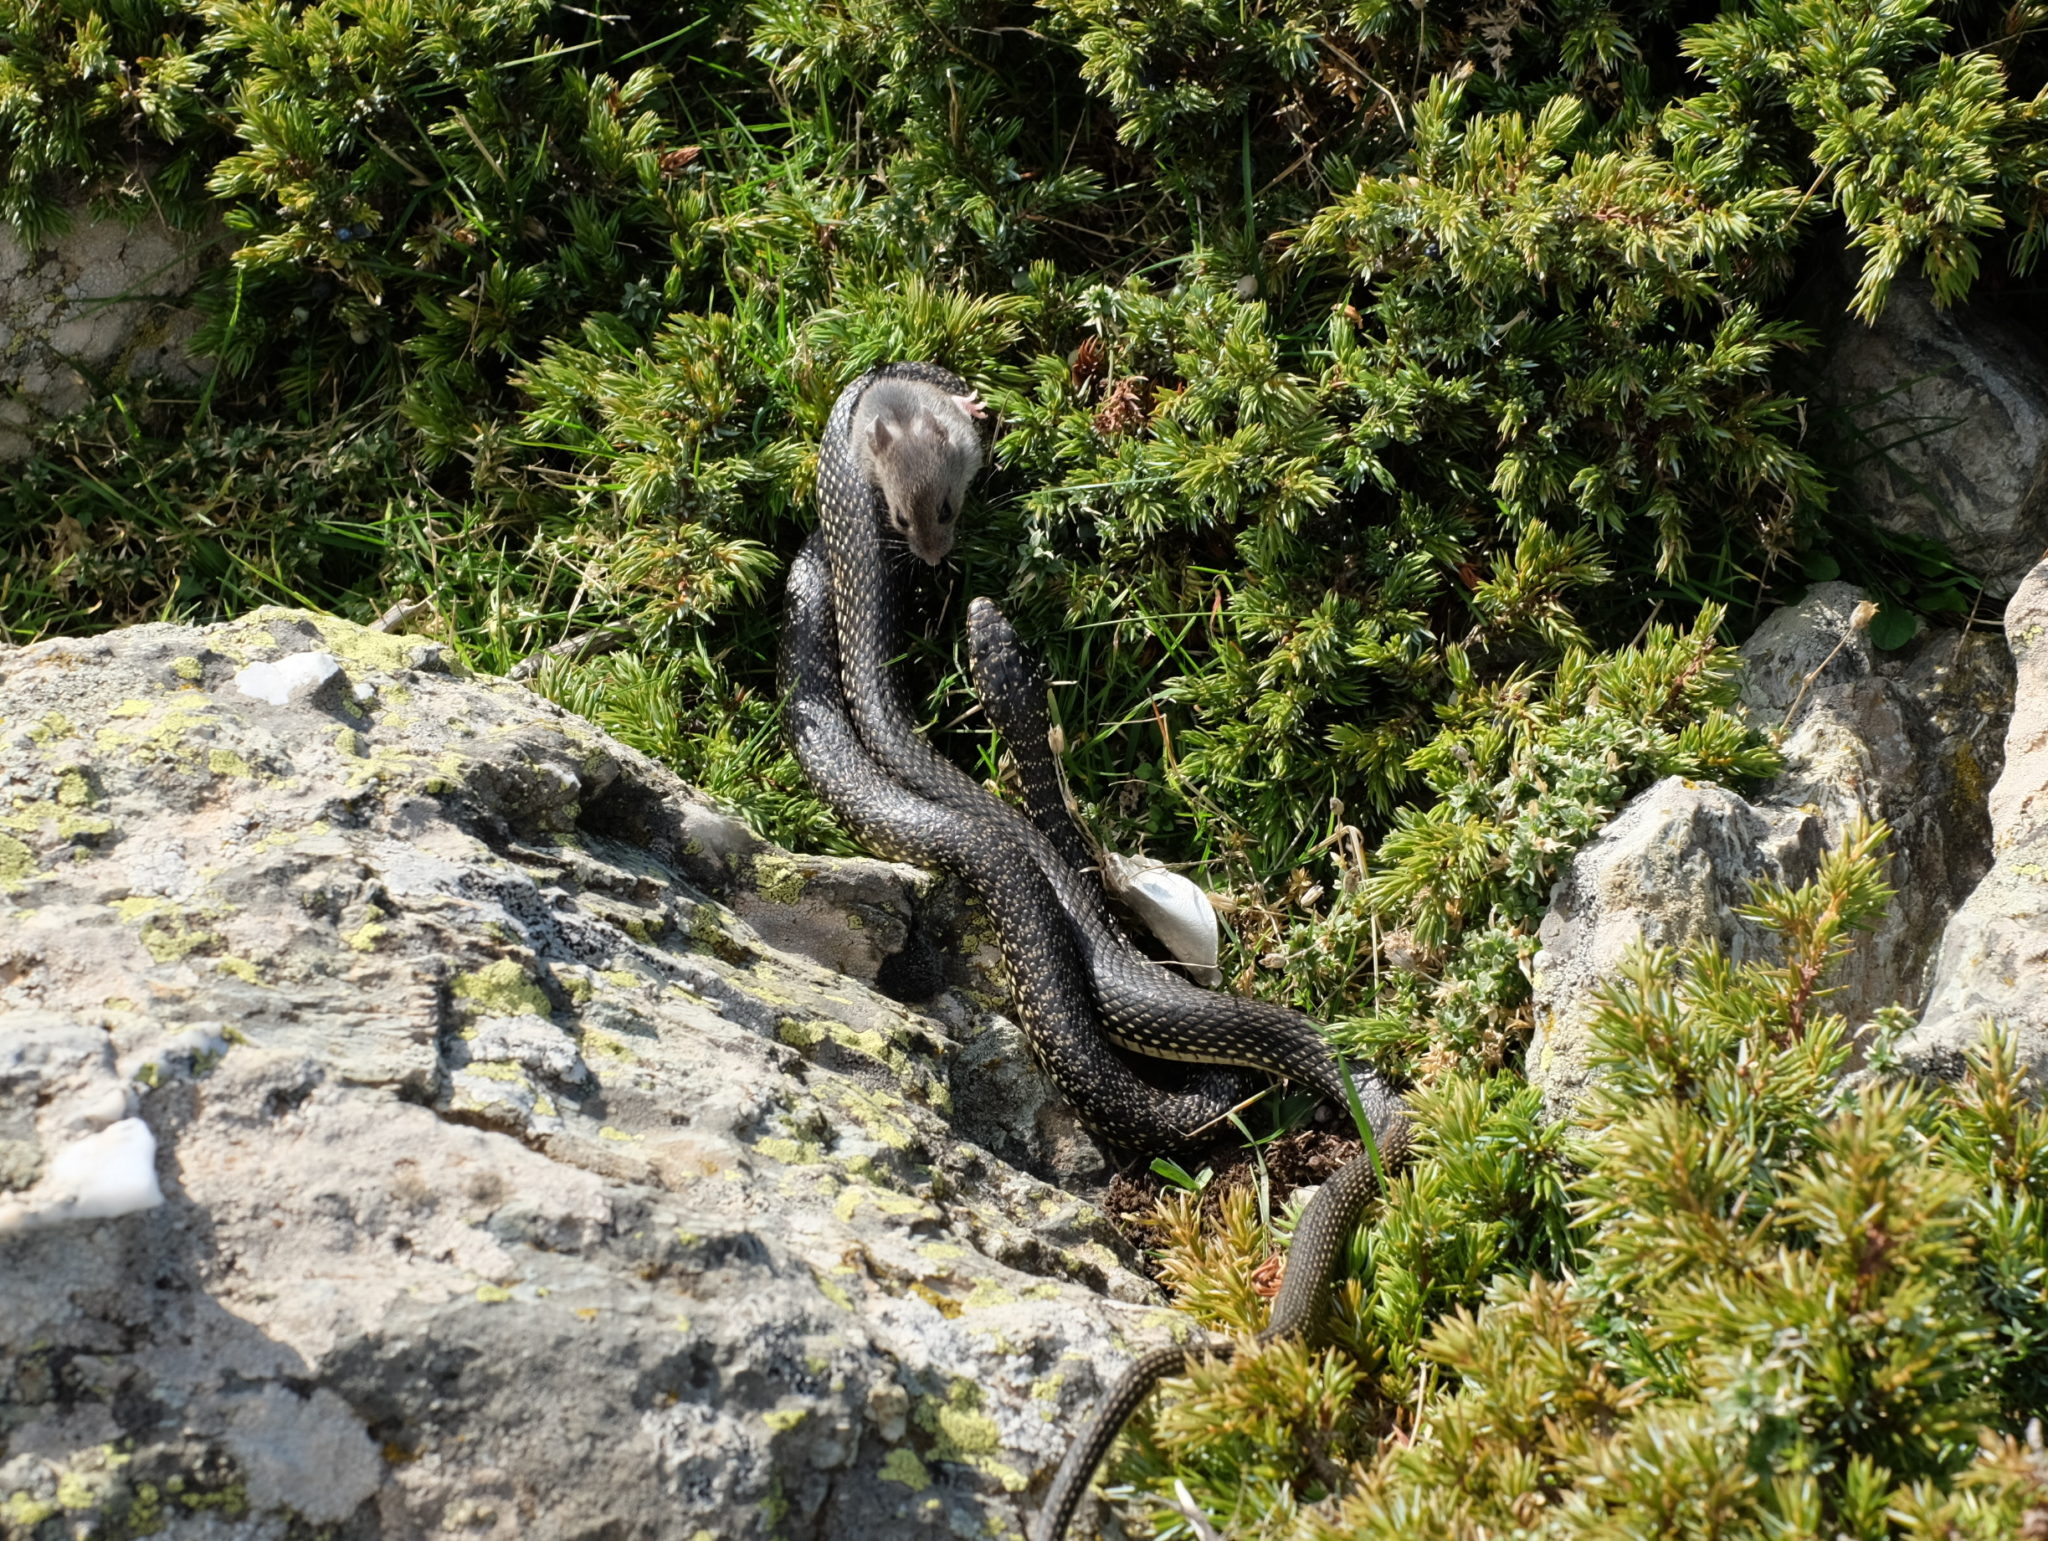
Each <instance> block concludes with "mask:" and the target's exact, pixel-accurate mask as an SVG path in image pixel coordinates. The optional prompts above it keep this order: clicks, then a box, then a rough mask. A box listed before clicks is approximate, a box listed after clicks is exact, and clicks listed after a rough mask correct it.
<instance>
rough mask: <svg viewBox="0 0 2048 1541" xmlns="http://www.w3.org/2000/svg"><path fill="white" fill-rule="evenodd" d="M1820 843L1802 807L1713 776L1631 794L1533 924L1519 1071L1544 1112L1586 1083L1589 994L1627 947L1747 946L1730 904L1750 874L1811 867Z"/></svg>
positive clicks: (1747, 929)
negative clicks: (1530, 1024)
mask: <svg viewBox="0 0 2048 1541" xmlns="http://www.w3.org/2000/svg"><path fill="white" fill-rule="evenodd" d="M1821 850H1822V845H1821V827H1820V821H1819V820H1818V819H1817V818H1815V817H1814V816H1813V815H1812V814H1810V813H1805V812H1801V811H1796V810H1791V809H1781V808H1772V809H1760V808H1756V807H1752V806H1751V805H1750V804H1749V803H1747V802H1745V801H1743V799H1741V798H1740V797H1738V796H1736V795H1735V794H1734V793H1733V792H1730V791H1728V790H1727V789H1726V788H1724V787H1716V786H1705V785H1696V784H1694V783H1691V782H1687V781H1684V780H1682V779H1680V778H1679V777H1676V776H1671V777H1667V778H1666V779H1665V780H1663V781H1660V782H1658V783H1657V784H1656V785H1655V786H1653V787H1651V788H1650V789H1649V790H1648V791H1647V792H1644V793H1642V794H1641V795H1640V796H1638V797H1636V798H1634V799H1633V800H1631V801H1630V803H1629V804H1628V806H1627V807H1625V808H1624V809H1622V811H1621V812H1620V813H1619V814H1617V815H1616V816H1615V817H1614V819H1613V820H1612V821H1611V822H1610V823H1609V824H1608V825H1607V827H1606V828H1605V829H1603V830H1601V831H1600V833H1599V834H1598V835H1597V836H1595V837H1594V838H1593V839H1592V840H1591V841H1590V842H1589V843H1588V844H1586V845H1585V846H1584V847H1582V848H1581V849H1580V851H1579V853H1578V855H1577V856H1576V857H1574V858H1573V860H1572V864H1571V866H1570V868H1569V869H1568V870H1567V871H1566V873H1565V875H1564V876H1563V877H1562V878H1560V879H1559V880H1558V883H1557V886H1556V888H1555V889H1553V890H1552V892H1551V896H1550V908H1549V910H1548V911H1547V912H1546V913H1545V915H1544V917H1543V921H1542V924H1541V926H1540V928H1539V929H1538V932H1537V939H1538V941H1539V942H1540V943H1541V950H1540V951H1539V952H1538V953H1537V954H1536V958H1535V962H1534V966H1533V969H1532V973H1533V975H1534V982H1535V991H1534V1003H1533V1013H1534V1016H1535V1023H1536V1027H1535V1034H1534V1036H1533V1037H1532V1038H1531V1039H1530V1043H1529V1057H1528V1075H1529V1080H1530V1081H1531V1082H1532V1083H1533V1084H1535V1085H1537V1086H1540V1087H1541V1088H1542V1089H1543V1100H1544V1108H1545V1111H1546V1112H1548V1113H1549V1114H1551V1115H1552V1116H1554V1117H1561V1116H1563V1115H1564V1114H1565V1113H1567V1112H1569V1111H1570V1109H1571V1107H1572V1106H1573V1104H1574V1103H1576V1102H1577V1100H1578V1099H1579V1097H1580V1096H1581V1095H1583V1093H1584V1092H1585V1089H1586V1087H1587V1086H1588V1085H1589V1084H1590V1083H1591V1081H1592V1078H1593V1066H1592V1050H1593V1045H1592V1034H1591V1030H1590V1029H1591V1023H1592V1019H1593V1015H1594V1011H1595V1004H1596V1001H1597V999H1598V995H1599V991H1600V988H1601V986H1603V985H1604V984H1607V983H1608V982H1610V981H1611V980H1613V979H1614V978H1615V976H1616V973H1617V969H1618V966H1619V964H1620V963H1621V961H1622V960H1623V959H1624V958H1626V957H1627V956H1628V954H1629V952H1630V951H1631V950H1633V949H1634V948H1636V947H1638V946H1652V947H1686V946H1689V945H1692V944H1693V943H1696V942H1707V941H1717V942H1719V943H1721V944H1722V945H1723V946H1724V947H1726V948H1728V949H1729V950H1730V951H1731V952H1733V953H1734V954H1735V955H1736V956H1738V957H1742V956H1750V955H1753V954H1754V953H1755V950H1756V948H1757V946H1758V945H1759V943H1760V938H1759V937H1758V935H1757V932H1756V928H1755V927H1754V926H1753V925H1752V924H1751V923H1750V922H1748V921H1745V920H1742V919H1741V918H1740V917H1738V916H1737V915H1736V914H1735V913H1734V911H1735V908H1736V906H1738V905H1741V904H1744V903H1747V902H1748V899H1749V890H1750V885H1751V884H1752V883H1754V882H1755V881H1757V880H1758V879H1759V878H1776V879H1778V880H1779V881H1782V882H1801V881H1804V880H1805V879H1806V878H1808V877H1811V876H1812V875H1813V869H1814V865H1815V863H1816V862H1817V861H1818V860H1819V857H1820V853H1821Z"/></svg>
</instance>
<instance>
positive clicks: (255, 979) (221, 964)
mask: <svg viewBox="0 0 2048 1541" xmlns="http://www.w3.org/2000/svg"><path fill="white" fill-rule="evenodd" d="M213 966H214V967H215V968H217V969H219V970H220V971H221V972H222V973H223V974H233V975H234V976H235V978H237V979H239V980H241V981H242V982H243V983H244V984H252V985H255V984H261V983H262V982H263V976H262V974H260V973H259V972H258V971H257V968H256V965H255V964H253V963H251V962H250V961H249V960H248V959H247V958H238V957H236V956H235V955H234V954H233V953H228V954H226V955H225V956H223V957H219V958H215V959H214V960H213Z"/></svg>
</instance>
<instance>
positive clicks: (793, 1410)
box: [761, 1407, 811, 1434]
mask: <svg viewBox="0 0 2048 1541" xmlns="http://www.w3.org/2000/svg"><path fill="white" fill-rule="evenodd" d="M810 1415H811V1410H810V1409H809V1408H808V1407H777V1408H773V1409H771V1410H770V1411H768V1412H765V1413H763V1414H761V1421H762V1422H763V1423H765V1424H767V1425H768V1427H769V1428H771V1429H773V1430H774V1431H775V1432H776V1433H778V1434H781V1433H784V1432H786V1431H787V1430H790V1429H793V1428H795V1427H796V1426H797V1425H798V1424H800V1423H802V1422H803V1421H804V1419H806V1418H808V1417H810Z"/></svg>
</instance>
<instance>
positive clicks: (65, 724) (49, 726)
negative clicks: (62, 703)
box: [28, 712, 78, 744]
mask: <svg viewBox="0 0 2048 1541" xmlns="http://www.w3.org/2000/svg"><path fill="white" fill-rule="evenodd" d="M28 737H29V742H30V743H32V744H51V743H55V742H56V741H57V740H58V739H60V738H76V737H78V728H77V725H76V724H74V723H73V722H72V720H71V719H70V718H69V717H66V716H65V715H64V714H63V713H62V712H45V713H43V715H42V718H41V720H40V721H38V722H37V723H36V725H35V726H34V727H32V728H30V729H29V730H28Z"/></svg>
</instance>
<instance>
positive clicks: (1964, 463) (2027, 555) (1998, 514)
mask: <svg viewBox="0 0 2048 1541" xmlns="http://www.w3.org/2000/svg"><path fill="white" fill-rule="evenodd" d="M1819 394H1820V398H1821V400H1822V402H1823V403H1824V404H1825V405H1826V406H1827V407H1829V408H1830V409H1831V414H1830V415H1831V417H1832V418H1833V419H1834V424H1835V426H1834V437H1836V438H1837V439H1838V440H1839V441H1840V442H1839V444H1838V448H1837V453H1836V456H1835V459H1836V461H1837V462H1838V463H1839V464H1840V465H1841V467H1842V468H1843V469H1842V480H1843V485H1842V487H1841V488H1840V490H1839V492H1838V497H1840V498H1842V499H1844V500H1846V501H1847V505H1848V506H1849V507H1851V508H1853V509H1854V510H1855V511H1856V512H1858V513H1860V514H1863V515H1865V516H1867V517H1869V518H1871V519H1873V520H1875V521H1876V522H1877V523H1878V524H1880V525H1882V526H1884V527H1885V528H1887V529H1892V530H1899V531H1902V532H1905V533H1909V534H1914V535H1921V536H1926V537H1929V538H1932V539H1937V540H1941V541H1945V542H1946V543H1947V544H1948V545H1949V546H1950V547H1951V548H1952V549H1953V550H1954V552H1955V553H1956V556H1957V558H1958V559H1959V560H1960V561H1961V562H1962V564H1963V565H1964V566H1965V567H1967V568H1969V569H1970V570H1971V571H1973V572H1976V573H1978V574H1980V575H1981V576H1982V577H1983V578H1984V579H1986V580H1987V581H1988V582H1989V583H1990V584H1991V586H1992V589H1993V591H1994V592H1995V593H1997V594H1999V595H2006V594H2010V593H2011V592H2012V591H2013V589H2014V587H2015V586H2016V585H2017V584H2018V582H2019V580H2020V579H2021V577H2023V576H2024V575H2025V574H2026V572H2027V570H2028V569H2029V568H2031V567H2032V566H2033V565H2034V564H2035V563H2036V562H2037V561H2039V560H2040V559H2041V556H2042V551H2043V548H2044V547H2048V358H2044V357H2043V355H2042V353H2041V350H2040V349H2039V347H2038V346H2037V345H2035V344H2034V343H2033V342H2032V341H2031V340H2030V339H2028V338H2027V337H2026V336H2025V335H2024V334H2023V333H2021V332H2019V331H2017V330H2016V329H2014V328H2013V327H2011V326H2010V325H2009V324H2005V323H2003V322H2002V321H2001V319H2000V318H1999V317H1998V316H1996V315H1995V314H1991V313H1989V312H1987V311H1986V310H1985V309H1984V308H1983V307H1975V308H1972V307H1956V308H1953V309H1950V310H1946V311H1942V310H1936V309H1935V307H1934V302H1933V298H1932V296H1931V294H1930V291H1929V290H1928V288H1927V286H1926V285H1925V284H1924V283H1919V282H1905V281H1902V282H1900V283H1898V284H1895V285H1894V286H1893V288H1892V294H1891V299H1890V301H1889V303H1888V304H1887V305H1886V306H1885V310H1884V314H1883V315H1882V316H1880V317H1879V318H1878V320H1877V322H1876V324H1875V325H1872V326H1864V325H1862V324H1860V323H1853V322H1852V323H1849V324H1847V325H1846V326H1845V327H1844V329H1843V330H1842V331H1841V332H1840V334H1839V335H1838V336H1837V337H1836V338H1835V340H1834V345H1833V347H1832V349H1831V350H1830V353H1829V355H1828V359H1827V364H1826V368H1825V370H1824V372H1823V375H1822V378H1821V381H1820V392H1819Z"/></svg>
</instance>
